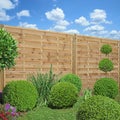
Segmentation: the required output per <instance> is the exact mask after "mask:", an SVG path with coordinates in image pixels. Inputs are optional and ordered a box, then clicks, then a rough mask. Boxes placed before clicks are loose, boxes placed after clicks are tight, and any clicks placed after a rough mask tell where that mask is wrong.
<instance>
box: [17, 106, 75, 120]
mask: <svg viewBox="0 0 120 120" xmlns="http://www.w3.org/2000/svg"><path fill="white" fill-rule="evenodd" d="M18 120H76V110H75V109H73V108H70V109H50V108H48V107H38V108H36V109H35V110H34V111H30V112H28V113H27V114H25V115H24V116H23V117H20V118H19V119H18Z"/></svg>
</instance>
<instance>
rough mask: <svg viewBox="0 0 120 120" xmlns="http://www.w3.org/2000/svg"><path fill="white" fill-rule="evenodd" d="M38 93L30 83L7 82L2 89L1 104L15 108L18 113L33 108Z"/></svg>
mask: <svg viewBox="0 0 120 120" xmlns="http://www.w3.org/2000/svg"><path fill="white" fill-rule="evenodd" d="M37 98H38V93H37V90H36V89H35V87H34V86H33V84H32V83H30V82H28V81H25V80H19V81H11V82H9V83H8V84H7V85H6V86H5V87H4V89H3V102H4V103H9V104H11V105H12V106H16V108H17V110H18V111H27V110H31V109H32V108H33V107H35V105H36V102H37Z"/></svg>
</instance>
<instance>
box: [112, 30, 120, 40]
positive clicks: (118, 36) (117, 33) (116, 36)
mask: <svg viewBox="0 0 120 120" xmlns="http://www.w3.org/2000/svg"><path fill="white" fill-rule="evenodd" d="M110 37H112V38H114V39H120V31H117V30H112V31H110Z"/></svg>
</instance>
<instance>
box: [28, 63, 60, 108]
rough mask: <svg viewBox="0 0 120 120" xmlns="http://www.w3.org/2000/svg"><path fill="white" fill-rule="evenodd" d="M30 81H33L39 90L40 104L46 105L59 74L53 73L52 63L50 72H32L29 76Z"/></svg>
mask: <svg viewBox="0 0 120 120" xmlns="http://www.w3.org/2000/svg"><path fill="white" fill-rule="evenodd" d="M27 79H28V81H30V82H32V84H33V85H34V86H35V88H36V89H37V91H38V94H39V98H38V102H37V103H38V105H40V106H42V105H46V104H47V101H48V96H49V93H50V90H51V88H52V86H53V85H54V84H55V83H56V82H57V81H58V76H57V75H56V74H53V70H52V65H51V67H50V71H49V73H45V74H43V73H41V72H38V73H37V74H30V75H29V76H28V78H27Z"/></svg>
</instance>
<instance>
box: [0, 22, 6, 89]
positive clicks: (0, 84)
mask: <svg viewBox="0 0 120 120" xmlns="http://www.w3.org/2000/svg"><path fill="white" fill-rule="evenodd" d="M0 28H4V25H3V24H0ZM4 80H5V70H0V91H2V90H3V88H4V82H5V81H4Z"/></svg>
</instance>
